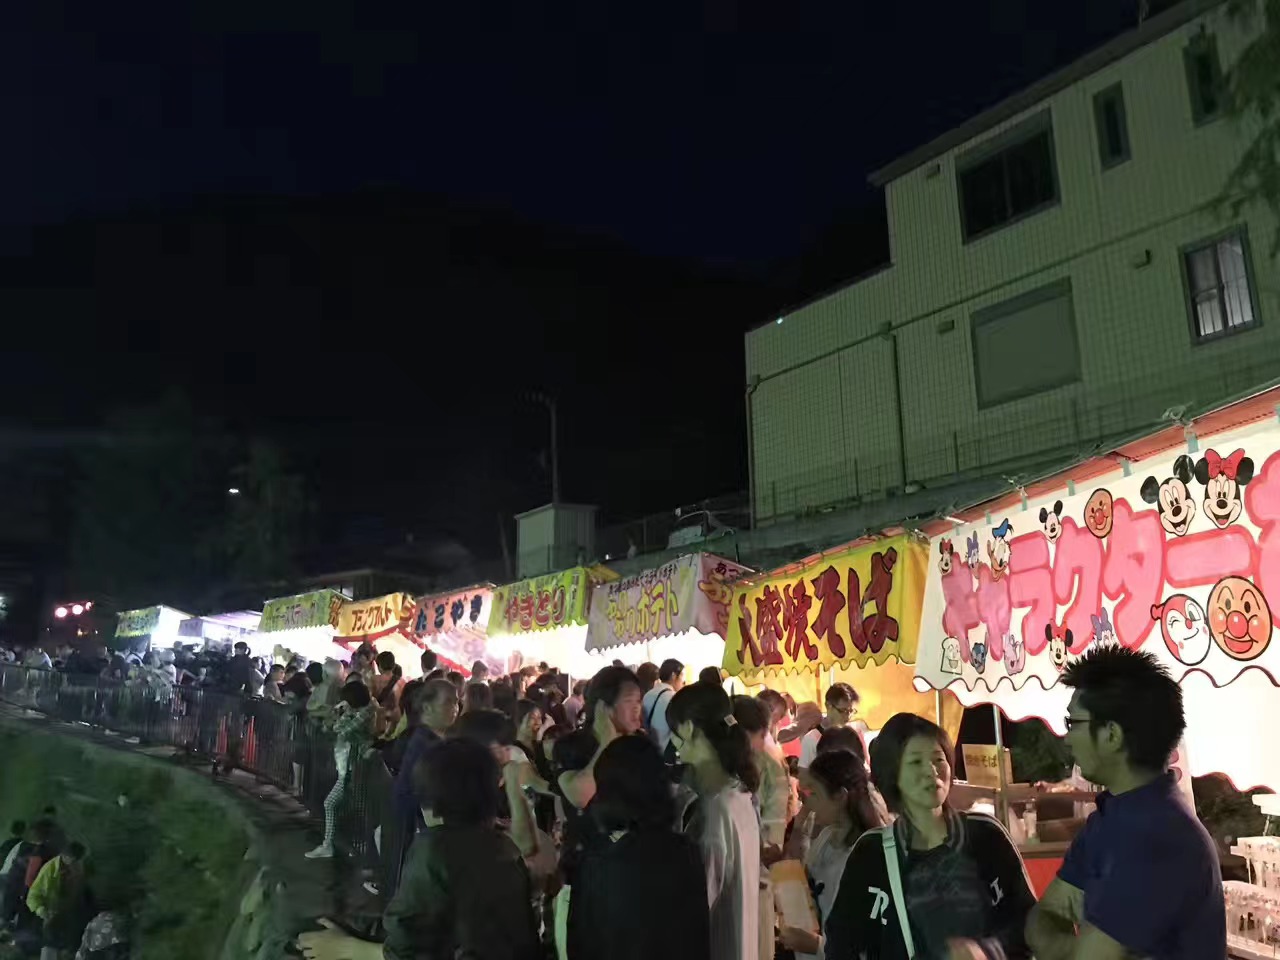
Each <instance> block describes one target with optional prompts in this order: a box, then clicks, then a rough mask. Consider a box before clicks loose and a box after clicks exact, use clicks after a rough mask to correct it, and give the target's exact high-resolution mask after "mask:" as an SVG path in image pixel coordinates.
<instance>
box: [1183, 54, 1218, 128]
mask: <svg viewBox="0 0 1280 960" xmlns="http://www.w3.org/2000/svg"><path fill="white" fill-rule="evenodd" d="M1182 57H1183V62H1184V63H1185V65H1186V68H1187V95H1188V96H1189V97H1190V98H1191V119H1192V120H1193V121H1194V122H1195V123H1197V124H1201V123H1207V122H1208V121H1210V120H1213V119H1216V118H1217V117H1220V116H1221V115H1222V108H1223V107H1224V106H1225V101H1226V89H1225V86H1224V84H1223V80H1222V65H1221V64H1220V63H1219V62H1218V45H1217V43H1215V42H1214V39H1213V37H1212V36H1211V35H1209V34H1202V35H1201V36H1199V37H1196V38H1195V39H1194V40H1193V41H1191V43H1189V44H1187V46H1186V48H1185V49H1184V50H1183V51H1182Z"/></svg>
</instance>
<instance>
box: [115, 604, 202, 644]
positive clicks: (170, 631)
mask: <svg viewBox="0 0 1280 960" xmlns="http://www.w3.org/2000/svg"><path fill="white" fill-rule="evenodd" d="M190 617H191V614H189V613H183V612H182V611H181V610H175V609H174V608H173V607H166V606H164V605H159V606H154V607H143V608H141V609H140V610H125V611H123V612H122V613H120V614H119V616H118V618H117V620H116V640H117V644H116V646H117V647H118V648H120V649H124V650H127V651H128V652H129V653H137V654H142V653H145V652H146V650H147V649H148V648H149V647H172V646H173V645H174V644H175V643H176V642H177V641H178V627H179V625H180V624H181V623H182V621H183V620H187V619H190Z"/></svg>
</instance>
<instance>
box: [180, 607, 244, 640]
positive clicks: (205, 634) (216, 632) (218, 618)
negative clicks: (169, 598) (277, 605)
mask: <svg viewBox="0 0 1280 960" xmlns="http://www.w3.org/2000/svg"><path fill="white" fill-rule="evenodd" d="M261 622H262V614H260V613H258V611H256V610H233V611H230V612H227V613H207V614H205V615H204V616H202V617H192V618H191V619H190V620H183V621H182V623H180V624H179V625H178V640H179V642H181V643H187V642H197V643H202V644H204V643H213V644H229V643H235V642H236V641H237V640H247V638H248V637H250V636H252V635H253V634H254V633H256V632H257V629H258V625H259V624H260V623H261Z"/></svg>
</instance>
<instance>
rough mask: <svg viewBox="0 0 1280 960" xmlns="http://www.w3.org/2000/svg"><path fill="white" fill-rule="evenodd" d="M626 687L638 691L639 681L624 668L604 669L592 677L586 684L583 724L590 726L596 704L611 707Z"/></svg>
mask: <svg viewBox="0 0 1280 960" xmlns="http://www.w3.org/2000/svg"><path fill="white" fill-rule="evenodd" d="M627 686H633V687H635V688H636V689H637V690H638V689H640V681H639V680H637V679H636V675H635V674H634V673H632V672H631V671H630V670H628V669H627V668H626V667H605V668H604V669H603V670H601V671H600V672H599V673H597V674H596V675H595V676H594V677H592V678H591V682H590V683H589V684H587V699H586V705H585V706H584V707H583V710H582V715H583V717H584V718H585V719H584V721H583V722H584V723H587V724H590V723H591V721H592V720H594V719H595V710H596V704H597V703H603V704H604V705H605V706H606V707H612V706H613V705H614V704H615V703H617V702H618V700H619V699H620V698H621V697H622V691H623V690H625V689H626V688H627Z"/></svg>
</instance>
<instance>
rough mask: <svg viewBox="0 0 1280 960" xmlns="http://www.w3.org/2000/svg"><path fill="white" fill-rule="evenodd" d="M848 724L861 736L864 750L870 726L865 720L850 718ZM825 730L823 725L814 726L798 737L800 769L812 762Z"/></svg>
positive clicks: (806, 768)
mask: <svg viewBox="0 0 1280 960" xmlns="http://www.w3.org/2000/svg"><path fill="white" fill-rule="evenodd" d="M849 726H851V727H853V729H855V730H857V731H858V735H859V736H861V737H862V747H863V750H864V751H865V750H866V745H867V731H868V730H870V729H871V728H870V727H868V726H867V723H866V721H865V720H852V721H850V723H849ZM825 732H826V728H824V727H814V728H813V729H812V730H810V731H809V732H808V733H806V734H805V735H804V736H803V737H801V738H800V769H801V770H808V769H809V764H811V763H813V758H814V757H816V756H817V755H818V741H819V740H821V739H822V735H823V734H824V733H825Z"/></svg>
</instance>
